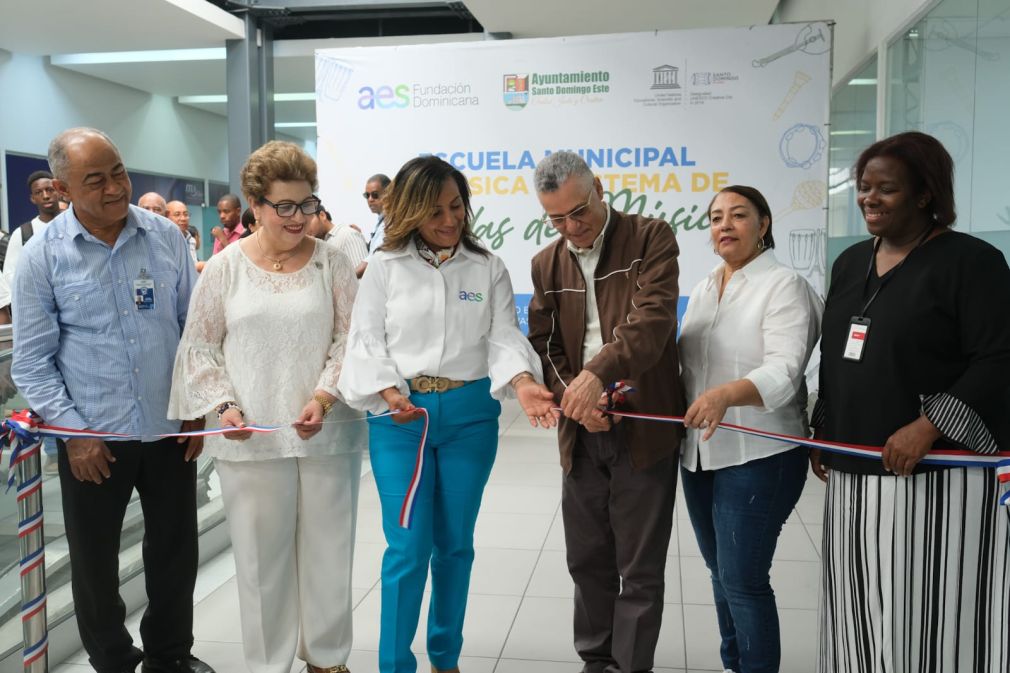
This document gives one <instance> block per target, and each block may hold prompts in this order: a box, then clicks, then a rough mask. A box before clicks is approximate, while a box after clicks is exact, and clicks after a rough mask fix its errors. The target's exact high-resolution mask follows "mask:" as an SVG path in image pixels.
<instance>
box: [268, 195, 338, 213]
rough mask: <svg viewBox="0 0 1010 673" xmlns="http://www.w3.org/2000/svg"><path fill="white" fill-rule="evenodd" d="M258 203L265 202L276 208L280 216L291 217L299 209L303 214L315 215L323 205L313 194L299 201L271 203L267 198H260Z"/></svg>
mask: <svg viewBox="0 0 1010 673" xmlns="http://www.w3.org/2000/svg"><path fill="white" fill-rule="evenodd" d="M260 203H265V204H266V205H268V206H270V207H271V208H273V209H274V210H276V211H277V215H279V216H280V217H291V216H292V215H294V214H295V213H296V212H297V211H299V210H300V211H302V213H303V214H305V215H315V214H316V213H318V212H319V209H320V208H322V206H323V202H322V201H320V200H319V199H318V198H316V197H314V196H310V197H309V198H307V199H305V200H304V201H302V202H301V203H292V202H291V201H285V202H283V203H272V202H270V201H268V200H267V199H260Z"/></svg>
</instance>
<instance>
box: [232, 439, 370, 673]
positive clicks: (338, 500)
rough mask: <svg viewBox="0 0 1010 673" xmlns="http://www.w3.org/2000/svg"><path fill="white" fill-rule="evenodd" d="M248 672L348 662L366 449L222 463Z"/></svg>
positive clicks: (269, 672) (283, 672)
mask: <svg viewBox="0 0 1010 673" xmlns="http://www.w3.org/2000/svg"><path fill="white" fill-rule="evenodd" d="M215 466H216V468H217V473H218V475H219V477H220V479H221V491H222V495H223V497H224V506H225V512H226V513H227V515H228V526H229V530H230V531H231V542H232V549H233V551H234V554H235V569H236V573H237V581H238V598H239V607H240V608H241V610H242V646H243V650H244V652H245V659H246V665H247V666H248V667H249V670H250V671H251V672H252V673H289V672H290V670H291V664H292V663H293V662H294V657H295V654H296V651H297V654H298V657H299V658H301V659H303V660H305V661H307V662H308V663H310V664H312V665H314V666H319V667H323V668H327V667H330V666H336V665H338V664H346V663H347V658H348V656H349V655H350V652H351V610H352V607H353V606H352V604H351V564H352V560H353V557H354V525H355V520H356V518H357V509H358V483H359V481H360V479H361V454H360V453H350V454H341V455H336V456H323V457H318V458H279V459H276V460H252V461H226V460H216V461H215Z"/></svg>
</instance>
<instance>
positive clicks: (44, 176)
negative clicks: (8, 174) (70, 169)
mask: <svg viewBox="0 0 1010 673" xmlns="http://www.w3.org/2000/svg"><path fill="white" fill-rule="evenodd" d="M28 192H29V194H30V199H31V202H32V203H33V204H34V205H35V208H36V209H38V212H39V214H38V215H36V216H35V217H34V218H32V219H31V220H30V221H28V222H25V223H24V224H22V225H21V226H20V227H18V228H17V229H15V230H14V231H12V232H11V240H10V242H9V243H8V244H7V255H6V257H4V268H3V275H4V279H5V280H6V281H7V285H8V286H12V285H13V284H14V270H15V269H16V268H17V265H18V258H19V257H21V249H22V248H24V246H25V243H27V242H28V240H29V239H30V238H31V237H32V236H38V235H41V234H42V232H44V231H45V230H46V227H48V226H49V223H50V222H51V221H52V219H53V218H54V217H56V216H57V215H59V214H60V195H59V193H58V192H57V191H56V187H54V186H53V174H52V173H50V172H49V171H35V172H34V173H32V174H31V175H29V176H28Z"/></svg>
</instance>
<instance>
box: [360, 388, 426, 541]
mask: <svg viewBox="0 0 1010 673" xmlns="http://www.w3.org/2000/svg"><path fill="white" fill-rule="evenodd" d="M417 410H418V411H420V412H421V413H422V414H423V415H424V429H423V430H421V442H420V443H419V444H418V445H417V456H416V457H415V458H414V472H413V474H411V475H410V484H408V486H407V495H406V496H404V498H403V504H402V505H401V506H400V528H408V529H409V528H410V525H411V524H412V523H413V521H414V507H415V506H416V505H417V491H418V489H420V487H421V477H422V476H424V447H425V445H426V444H427V443H428V410H427V409H425V408H424V407H417ZM383 415H389V414H383ZM373 418H375V417H374V416H373Z"/></svg>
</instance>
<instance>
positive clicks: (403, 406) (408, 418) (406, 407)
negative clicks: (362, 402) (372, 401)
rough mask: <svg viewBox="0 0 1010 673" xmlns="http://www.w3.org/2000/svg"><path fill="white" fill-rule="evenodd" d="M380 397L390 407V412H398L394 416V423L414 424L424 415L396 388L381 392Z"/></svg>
mask: <svg viewBox="0 0 1010 673" xmlns="http://www.w3.org/2000/svg"><path fill="white" fill-rule="evenodd" d="M379 395H381V396H382V399H383V400H385V401H386V404H387V405H389V410H390V411H392V412H396V413H394V414H393V422H394V423H412V422H414V421H416V420H417V419H419V418H421V416H422V415H423V412H422V411H421V410H420V409H418V408H417V407H415V406H414V403H413V402H411V401H410V398H408V397H406V396H405V395H404V394H403V393H401V392H400V391H399V389H397V388H395V387H391V388H386V389H385V390H382V391H380V392H379Z"/></svg>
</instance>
